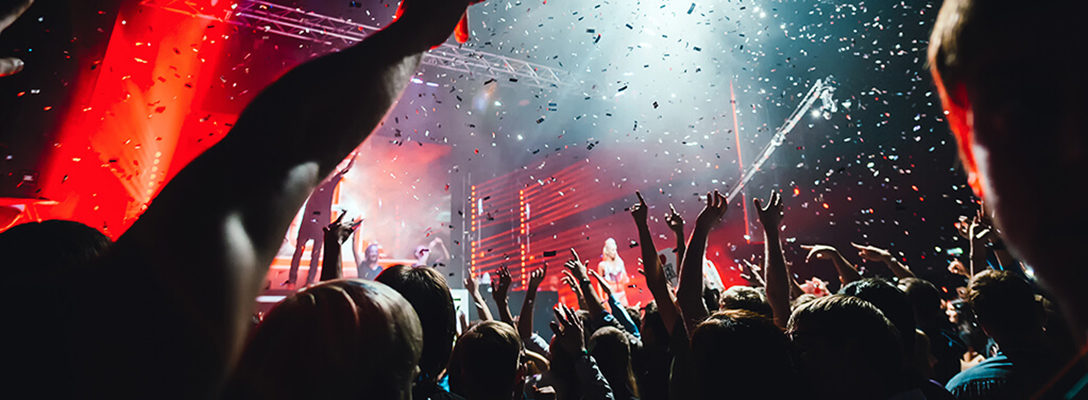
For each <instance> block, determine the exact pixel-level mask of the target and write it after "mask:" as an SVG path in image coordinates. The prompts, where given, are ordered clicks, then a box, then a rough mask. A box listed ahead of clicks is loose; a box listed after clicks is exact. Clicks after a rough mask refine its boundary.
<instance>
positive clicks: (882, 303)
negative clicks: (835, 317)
mask: <svg viewBox="0 0 1088 400" xmlns="http://www.w3.org/2000/svg"><path fill="white" fill-rule="evenodd" d="M839 293H840V294H845V295H849V296H854V297H858V298H861V299H862V300H865V301H868V302H869V303H871V304H872V305H874V306H876V308H877V309H879V310H880V312H881V313H883V314H884V316H885V317H887V318H888V320H889V321H891V322H892V325H895V328H896V330H898V331H899V340H900V343H901V344H902V345H903V351H904V354H905V355H910V354H913V353H914V329H915V326H916V325H917V324H916V322H915V321H914V309H913V308H911V305H910V299H909V298H907V294H906V293H904V292H903V291H902V290H900V289H899V288H898V287H897V286H895V285H893V284H892V283H891V282H888V281H886V280H884V279H880V278H865V279H861V280H857V281H853V282H850V283H849V284H847V285H846V286H843V288H842V289H840V290H839Z"/></svg>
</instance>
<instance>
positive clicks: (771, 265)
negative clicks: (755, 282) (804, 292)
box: [752, 192, 793, 329]
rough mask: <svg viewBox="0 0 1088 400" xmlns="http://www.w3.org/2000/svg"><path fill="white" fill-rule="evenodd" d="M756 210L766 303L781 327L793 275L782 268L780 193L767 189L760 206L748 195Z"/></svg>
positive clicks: (785, 318) (786, 316)
mask: <svg viewBox="0 0 1088 400" xmlns="http://www.w3.org/2000/svg"><path fill="white" fill-rule="evenodd" d="M752 201H753V202H754V203H755V205H756V212H758V213H759V223H760V224H761V225H763V245H764V254H763V262H764V263H765V264H764V266H763V269H764V270H765V271H766V272H767V303H769V304H770V305H771V311H772V312H773V313H774V324H775V325H778V327H779V328H782V329H785V328H786V322H788V321H789V320H790V284H791V283H792V281H793V278H791V277H790V276H789V271H788V270H787V269H786V256H785V254H783V253H782V242H781V240H780V238H779V235H778V227H779V226H781V225H782V217H783V216H784V215H785V211H784V208H783V207H782V195H780V194H778V192H771V197H769V198H768V199H767V206H766V207H764V206H763V204H762V202H761V200H759V199H758V198H756V199H752Z"/></svg>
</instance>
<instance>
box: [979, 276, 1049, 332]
mask: <svg viewBox="0 0 1088 400" xmlns="http://www.w3.org/2000/svg"><path fill="white" fill-rule="evenodd" d="M967 302H968V303H969V304H970V305H971V310H972V311H974V313H975V317H976V318H978V321H979V324H980V325H982V328H983V329H985V330H986V333H988V334H989V335H990V336H991V337H993V338H994V340H996V341H998V343H1000V342H1001V341H1002V339H1006V338H1021V337H1024V336H1026V335H1031V334H1033V333H1041V331H1042V327H1043V312H1042V305H1041V304H1040V303H1039V302H1037V301H1036V300H1035V291H1034V290H1033V289H1032V287H1031V284H1029V283H1028V282H1027V281H1025V280H1023V279H1021V278H1020V277H1018V276H1015V275H1013V274H1010V273H1008V272H1006V271H997V270H992V269H988V270H985V271H982V272H979V273H977V274H975V276H973V277H971V282H969V283H968V284H967Z"/></svg>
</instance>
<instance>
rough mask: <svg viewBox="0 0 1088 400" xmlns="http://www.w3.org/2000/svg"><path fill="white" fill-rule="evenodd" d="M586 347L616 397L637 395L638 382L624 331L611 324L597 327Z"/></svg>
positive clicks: (629, 344) (629, 345)
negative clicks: (636, 381)
mask: <svg viewBox="0 0 1088 400" xmlns="http://www.w3.org/2000/svg"><path fill="white" fill-rule="evenodd" d="M586 347H587V348H588V349H589V353H590V355H592V356H593V358H594V359H595V360H596V361H597V366H598V367H600V369H601V373H602V374H604V376H605V379H606V380H608V384H609V385H610V386H612V391H613V392H614V393H616V394H617V395H616V398H630V397H638V384H637V383H635V373H634V370H633V369H632V367H631V342H630V341H628V340H627V334H626V333H624V331H621V330H619V329H616V328H615V327H611V326H606V327H603V328H600V329H597V331H596V332H593V335H591V336H590V337H589V341H588V342H586Z"/></svg>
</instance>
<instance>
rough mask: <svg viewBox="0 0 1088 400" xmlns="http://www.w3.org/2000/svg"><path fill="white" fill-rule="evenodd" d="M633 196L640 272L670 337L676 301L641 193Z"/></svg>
mask: <svg viewBox="0 0 1088 400" xmlns="http://www.w3.org/2000/svg"><path fill="white" fill-rule="evenodd" d="M635 195H636V196H638V204H635V205H634V206H632V207H631V216H632V217H634V218H635V226H636V227H637V228H638V237H639V239H638V243H639V248H640V249H641V250H642V265H643V268H644V270H642V271H640V272H642V275H643V276H644V277H646V287H647V288H648V289H650V294H652V295H653V297H654V301H655V302H656V303H657V309H658V312H660V313H661V322H663V323H664V324H665V329H666V330H668V333H669V334H670V335H672V330H673V328H675V327H676V321H679V320H680V309H679V308H677V307H676V299H675V298H673V294H672V290H670V289H669V286H668V284H667V280H666V279H665V271H664V270H663V268H662V267H663V266H662V263H661V262H660V261H659V259H658V257H657V248H656V247H655V246H654V238H653V236H652V235H651V234H650V226H649V224H648V222H647V215H648V214H649V208H648V207H647V206H646V201H645V200H643V199H642V194H641V193H638V192H635ZM678 241H679V242H681V243H682V242H683V241H684V240H683V237H682V236H681V237H680V239H679V240H678ZM681 256H683V253H678V254H677V258H678V259H679V257H681Z"/></svg>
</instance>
